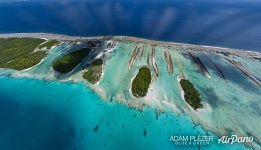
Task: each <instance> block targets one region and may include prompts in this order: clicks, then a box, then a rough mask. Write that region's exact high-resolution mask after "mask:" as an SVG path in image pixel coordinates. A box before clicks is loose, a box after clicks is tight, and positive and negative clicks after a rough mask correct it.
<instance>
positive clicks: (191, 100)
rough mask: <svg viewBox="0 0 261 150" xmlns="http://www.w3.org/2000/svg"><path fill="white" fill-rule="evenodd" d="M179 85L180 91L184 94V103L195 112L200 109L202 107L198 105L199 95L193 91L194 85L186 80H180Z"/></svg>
mask: <svg viewBox="0 0 261 150" xmlns="http://www.w3.org/2000/svg"><path fill="white" fill-rule="evenodd" d="M180 84H181V87H182V89H183V90H184V92H185V100H186V102H187V103H188V104H189V105H190V106H192V107H193V108H194V109H195V110H196V109H198V108H202V107H203V105H202V104H201V103H200V101H201V99H200V94H199V92H198V91H197V90H196V89H195V87H194V85H193V84H192V83H191V82H190V81H189V80H186V79H181V80H180Z"/></svg>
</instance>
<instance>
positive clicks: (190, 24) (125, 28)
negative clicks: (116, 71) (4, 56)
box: [0, 0, 261, 51]
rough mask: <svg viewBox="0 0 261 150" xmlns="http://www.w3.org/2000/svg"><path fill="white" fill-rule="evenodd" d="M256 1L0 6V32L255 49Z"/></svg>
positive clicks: (259, 13) (260, 13)
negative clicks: (116, 37)
mask: <svg viewBox="0 0 261 150" xmlns="http://www.w3.org/2000/svg"><path fill="white" fill-rule="evenodd" d="M260 8H261V1H258V0H251V1H245V0H241V1H235V0H233V1H225V0H214V1H212V0H211V1H209V0H186V1H183V0H163V1H160V0H154V1H148V0H134V1H130V0H127V1H124V0H114V1H106V0H99V1H95V0H77V1H68V0H63V1H59V0H52V1H50V0H48V1H45V0H41V1H32V0H29V1H18V2H7V1H4V2H1V4H0V20H1V21H0V33H10V32H51V33H60V34H69V35H81V36H97V35H128V36H137V37H144V38H149V39H156V40H164V41H176V42H186V43H192V44H204V45H213V46H223V47H232V48H240V49H250V50H255V51H260V47H261V42H260V39H261V9H260Z"/></svg>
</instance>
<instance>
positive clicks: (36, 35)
mask: <svg viewBox="0 0 261 150" xmlns="http://www.w3.org/2000/svg"><path fill="white" fill-rule="evenodd" d="M21 34H22V35H21ZM2 36H3V37H33V38H48V39H57V40H61V41H62V42H63V41H65V42H66V41H77V40H85V39H101V40H117V41H121V42H122V43H124V42H131V44H140V43H141V42H143V43H145V44H151V46H177V43H173V42H160V41H153V40H146V39H140V38H135V37H125V36H115V37H73V36H72V37H71V36H65V35H55V34H50V35H49V34H48V33H17V34H0V37H2ZM136 42H137V43H136ZM155 43H158V45H155ZM153 44H154V45H153ZM179 44H180V45H181V46H180V47H181V48H180V47H177V48H178V49H179V48H180V49H179V50H181V51H182V50H183V48H184V50H186V49H187V51H191V50H194V49H193V48H195V47H196V48H198V49H195V50H199V51H203V52H212V51H213V52H218V51H215V50H212V48H213V47H211V46H205V47H207V48H202V47H204V46H200V45H192V46H191V45H190V44H182V43H179ZM186 46H187V48H185V47H186ZM166 48H167V47H166ZM213 49H214V48H213ZM222 49H223V50H222ZM108 51H113V49H109V50H108ZM220 52H228V53H229V54H231V55H233V54H236V55H243V56H246V57H249V56H250V55H249V54H248V53H253V54H255V55H254V56H253V57H255V56H256V55H257V56H258V57H259V58H260V55H261V53H260V52H257V53H256V52H251V51H250V52H249V51H242V50H241V51H240V50H239V52H238V51H237V50H235V49H226V48H221V49H220ZM238 53H239V54H238ZM122 55H126V52H124V53H122ZM251 56H252V55H251ZM152 58H153V57H152ZM34 67H35V66H34ZM34 67H32V68H34ZM32 68H30V69H32ZM30 69H29V70H26V71H24V72H21V74H20V73H18V72H17V73H16V72H15V73H14V74H12V75H11V76H14V77H29V78H31V77H32V78H36V79H38V78H39V79H44V80H51V81H53V80H56V79H55V77H54V76H52V75H47V76H45V75H46V74H48V73H46V74H45V75H43V76H41V77H38V75H37V74H30ZM0 72H1V69H0ZM51 73H53V72H52V71H51ZM80 75H81V74H80V73H78V74H76V75H74V76H71V77H69V78H67V79H59V81H60V82H73V83H81V82H83V79H82V78H79V77H80ZM133 78H134V76H133ZM133 78H132V79H131V81H132V80H133ZM87 86H88V87H90V88H91V89H93V90H94V91H95V92H97V95H99V96H101V97H102V98H103V99H105V98H104V97H106V96H107V95H106V92H104V91H102V88H100V87H94V86H91V85H89V84H87ZM150 86H151V85H150ZM151 90H152V91H154V90H155V88H153V87H152V88H151ZM155 91H156V90H155ZM113 96H115V95H112V96H111V98H113ZM123 96H124V95H121V94H118V95H116V96H115V99H117V98H121V97H123ZM146 97H147V96H146ZM146 97H145V98H144V101H145V102H146V103H148V104H150V105H149V106H151V103H155V105H154V106H157V107H158V108H162V105H161V103H157V101H148V100H149V99H152V98H151V95H148V97H147V98H146ZM107 98H108V97H107ZM164 98H165V96H164ZM108 99H109V98H108ZM124 100H125V98H123V99H122V101H124ZM166 102H168V101H166ZM119 103H127V105H128V106H129V107H130V108H135V107H136V108H137V110H139V109H141V108H143V103H140V104H141V105H140V106H141V107H139V104H138V101H132V102H126V101H124V102H121V101H119ZM164 103H165V102H164ZM162 104H163V103H162ZM173 105H174V106H175V103H173ZM191 109H192V108H191ZM208 110H212V109H211V108H209V107H208ZM208 110H206V111H205V110H202V111H200V112H198V113H197V114H193V115H192V114H191V113H190V110H184V111H185V112H186V113H187V114H188V115H191V118H192V120H193V122H195V123H200V124H202V127H204V128H205V129H211V130H214V131H213V133H216V134H217V133H219V134H218V135H221V133H220V132H219V131H216V130H215V128H213V127H208V124H207V123H206V122H204V120H201V119H202V118H200V117H199V113H200V115H202V114H203V115H204V114H207V113H209V111H208ZM193 113H194V112H193ZM203 119H204V118H203Z"/></svg>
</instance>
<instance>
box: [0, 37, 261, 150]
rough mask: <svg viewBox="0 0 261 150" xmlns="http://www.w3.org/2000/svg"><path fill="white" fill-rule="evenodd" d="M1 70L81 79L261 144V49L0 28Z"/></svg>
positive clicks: (133, 104)
mask: <svg viewBox="0 0 261 150" xmlns="http://www.w3.org/2000/svg"><path fill="white" fill-rule="evenodd" d="M0 68H1V69H0V75H4V76H11V77H17V78H18V77H19V78H21V77H22V78H23V77H27V78H28V77H29V78H36V79H44V80H50V81H52V80H55V81H60V82H77V83H78V82H79V83H84V84H85V85H86V86H88V87H89V88H91V89H92V90H93V91H94V92H95V93H97V94H98V95H99V96H100V97H101V98H102V99H104V101H108V102H110V101H115V102H118V103H121V104H124V105H126V106H127V107H130V108H134V109H137V110H140V111H142V110H143V109H144V107H152V108H155V110H156V112H157V114H160V113H161V112H164V111H165V110H171V111H173V113H176V114H183V113H186V114H188V115H189V116H190V117H191V119H192V120H193V121H194V122H195V123H199V124H201V125H202V126H203V127H204V128H205V129H206V130H210V131H212V132H214V133H216V134H217V135H225V134H226V133H235V134H238V135H251V136H253V137H254V139H255V140H254V141H255V143H253V144H252V145H250V146H253V147H257V148H260V142H261V137H260V135H261V130H260V127H259V126H258V125H257V124H258V123H260V122H261V120H260V110H261V109H260V108H261V105H260V96H261V95H260V93H261V80H260V78H261V54H260V53H259V52H253V51H246V50H235V49H229V48H221V47H210V46H201V45H191V44H182V43H174V42H161V41H153V40H147V39H141V38H135V37H126V36H102V37H72V36H66V35H56V34H47V33H17V34H15V33H14V34H0Z"/></svg>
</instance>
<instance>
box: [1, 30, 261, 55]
mask: <svg viewBox="0 0 261 150" xmlns="http://www.w3.org/2000/svg"><path fill="white" fill-rule="evenodd" d="M8 37H31V38H45V39H46V38H47V39H55V40H60V41H77V40H87V39H111V40H117V41H125V42H126V41H127V42H138V43H146V44H151V45H153V46H162V47H166V48H168V47H170V46H175V47H177V48H180V49H188V50H190V49H191V50H192V49H193V50H198V51H208V52H209V51H211V52H217V53H228V54H232V55H240V56H245V57H253V58H257V59H261V52H257V51H250V50H244V49H232V48H225V47H216V46H206V45H194V44H187V43H176V42H164V41H156V40H149V39H143V38H138V37H130V36H96V37H81V36H69V35H61V34H53V33H4V34H0V38H8Z"/></svg>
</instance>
